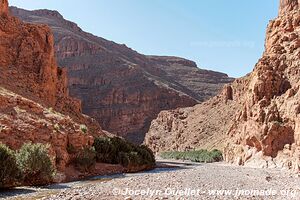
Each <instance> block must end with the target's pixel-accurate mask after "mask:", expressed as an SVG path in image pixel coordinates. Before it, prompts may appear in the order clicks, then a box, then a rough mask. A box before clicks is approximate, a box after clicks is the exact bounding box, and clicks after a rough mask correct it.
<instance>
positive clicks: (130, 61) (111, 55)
mask: <svg viewBox="0 0 300 200" xmlns="http://www.w3.org/2000/svg"><path fill="white" fill-rule="evenodd" d="M11 10H12V12H13V13H14V15H16V16H18V17H20V18H22V19H23V20H25V21H28V22H33V23H38V24H41V23H42V24H48V25H49V26H50V27H52V30H53V32H54V36H55V37H54V38H55V51H56V56H57V59H58V62H59V64H60V65H61V66H66V67H68V69H69V70H68V71H69V88H70V94H71V95H72V96H74V97H77V98H79V99H81V100H82V105H83V112H84V113H86V114H88V115H90V116H92V117H94V118H95V119H96V120H97V121H98V122H99V123H100V124H101V126H102V128H103V129H105V130H108V131H110V132H112V133H115V134H118V135H121V136H124V137H127V138H128V139H130V140H132V141H135V142H138V143H139V142H142V141H143V139H144V134H145V133H146V132H147V130H148V129H149V125H150V122H151V120H152V119H154V118H156V116H157V114H158V113H159V112H160V111H161V110H168V109H174V108H178V107H187V106H193V105H195V104H196V103H198V102H202V101H204V100H206V99H208V98H209V97H211V96H214V95H215V94H217V93H218V92H219V90H220V89H221V87H222V86H223V85H224V84H225V83H229V82H232V81H233V79H231V78H229V77H228V76H227V75H226V74H222V73H218V72H213V71H207V70H200V69H198V68H197V66H196V64H195V63H194V62H192V61H189V60H186V59H182V58H177V57H159V56H145V55H142V54H139V53H137V52H136V51H134V50H132V49H130V48H128V47H126V46H125V45H119V44H116V43H114V42H111V41H107V40H105V39H103V38H99V37H96V36H93V35H91V34H89V33H86V32H83V31H82V30H81V29H80V28H79V27H78V26H77V25H76V24H74V23H72V22H69V21H67V20H65V19H64V18H63V17H62V16H61V15H60V14H59V13H58V12H56V11H49V10H37V11H32V12H30V11H26V10H21V9H17V8H11Z"/></svg>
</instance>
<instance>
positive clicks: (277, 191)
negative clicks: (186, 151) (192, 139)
mask: <svg viewBox="0 0 300 200" xmlns="http://www.w3.org/2000/svg"><path fill="white" fill-rule="evenodd" d="M163 163H164V164H168V165H171V166H176V167H175V168H157V169H154V170H151V171H148V172H143V173H137V174H120V175H115V176H107V177H98V178H94V179H90V180H86V181H79V182H73V183H66V184H58V185H53V186H50V187H44V188H17V189H14V190H10V191H3V192H1V193H0V198H5V199H18V200H19V199H26V200H27V199H29V200H30V199H44V200H57V199H63V200H67V199H68V200H71V199H72V200H73V199H74V200H77V199H78V200H81V199H83V200H84V199H91V200H98V199H103V200H107V199H116V200H118V199H120V200H121V199H122V200H123V199H128V200H129V199H195V200H196V199H197V200H199V199H200V200H202V199H203V200H206V199H251V200H252V199H296V200H300V178H299V175H297V174H293V173H291V172H289V171H285V170H279V169H256V168H246V167H239V166H232V165H229V164H226V163H212V164H197V163H190V162H175V161H163Z"/></svg>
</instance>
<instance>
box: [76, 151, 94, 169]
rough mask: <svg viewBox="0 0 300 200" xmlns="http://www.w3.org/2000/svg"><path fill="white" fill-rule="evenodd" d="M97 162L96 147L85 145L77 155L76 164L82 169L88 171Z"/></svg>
mask: <svg viewBox="0 0 300 200" xmlns="http://www.w3.org/2000/svg"><path fill="white" fill-rule="evenodd" d="M95 163H96V151H95V149H94V147H88V146H87V147H84V148H83V149H82V150H81V151H80V152H79V153H78V154H77V156H76V159H75V164H76V166H77V167H78V168H79V169H80V170H81V171H88V170H89V169H90V168H91V167H93V166H94V165H95Z"/></svg>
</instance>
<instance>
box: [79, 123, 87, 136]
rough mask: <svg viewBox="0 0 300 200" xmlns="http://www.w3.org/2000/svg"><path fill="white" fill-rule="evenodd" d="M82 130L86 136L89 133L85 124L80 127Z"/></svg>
mask: <svg viewBox="0 0 300 200" xmlns="http://www.w3.org/2000/svg"><path fill="white" fill-rule="evenodd" d="M80 130H81V131H82V132H83V133H84V134H86V133H87V132H88V128H87V127H86V125H84V124H82V125H80Z"/></svg>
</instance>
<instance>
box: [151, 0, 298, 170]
mask: <svg viewBox="0 0 300 200" xmlns="http://www.w3.org/2000/svg"><path fill="white" fill-rule="evenodd" d="M299 22H300V10H299V8H298V1H281V6H280V15H279V17H278V18H277V19H275V20H273V21H271V22H270V24H269V26H268V29H267V37H266V45H265V46H266V49H265V52H264V54H263V57H262V58H261V59H260V60H259V61H258V63H257V64H256V66H255V68H254V70H253V72H252V73H251V74H249V75H248V76H246V77H243V78H241V79H237V80H236V81H234V83H232V84H231V85H230V86H226V87H225V88H224V89H223V92H222V93H220V95H218V96H217V97H215V98H213V99H211V100H209V101H207V102H205V103H203V104H200V105H197V106H195V107H193V108H188V109H185V110H184V111H181V112H187V115H186V118H187V120H186V121H187V122H186V124H185V125H184V126H182V125H181V126H179V127H183V128H176V127H178V126H177V125H176V124H182V123H183V121H185V120H182V119H180V115H178V116H176V117H175V119H174V114H173V113H174V112H175V111H168V112H167V113H161V114H160V115H159V118H158V119H156V120H155V121H153V122H152V125H151V128H150V131H149V133H148V134H147V136H146V140H145V143H146V144H148V145H149V146H151V148H152V149H154V150H155V151H165V150H171V149H172V150H173V149H174V148H173V146H178V148H179V149H185V148H187V147H189V146H191V145H192V148H205V147H209V148H214V147H216V148H222V149H224V157H225V160H226V161H228V162H233V163H237V164H240V165H248V166H255V167H258V166H259V167H283V168H287V169H294V170H296V171H299V170H300V146H299V114H300V109H299V108H300V103H299V98H300V91H299V86H300V80H299V77H300V70H299V64H300V59H299V58H300V57H299V56H300V45H299V36H300V23H299ZM203 110H204V112H203ZM216 111H217V112H216ZM162 116H163V117H162ZM166 119H170V120H166ZM190 119H194V120H190ZM204 120H205V123H204V122H203V121H204ZM170 121H171V122H170ZM178 121H179V122H180V123H178ZM190 121H192V122H190ZM170 127H171V130H170ZM174 127H175V128H174ZM168 129H169V130H168ZM191 133H192V136H193V137H194V138H195V139H191V138H189V135H190V134H191ZM160 135H168V137H166V138H167V139H164V138H165V137H161V138H159V137H160ZM176 135H179V136H180V137H182V138H183V139H180V140H179V139H175V138H176V137H175V136H176ZM157 138H158V139H157ZM169 141H173V143H174V145H170V142H169ZM186 141H188V142H186ZM193 142H195V143H196V144H193ZM166 144H167V145H166ZM224 147H225V148H224Z"/></svg>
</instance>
